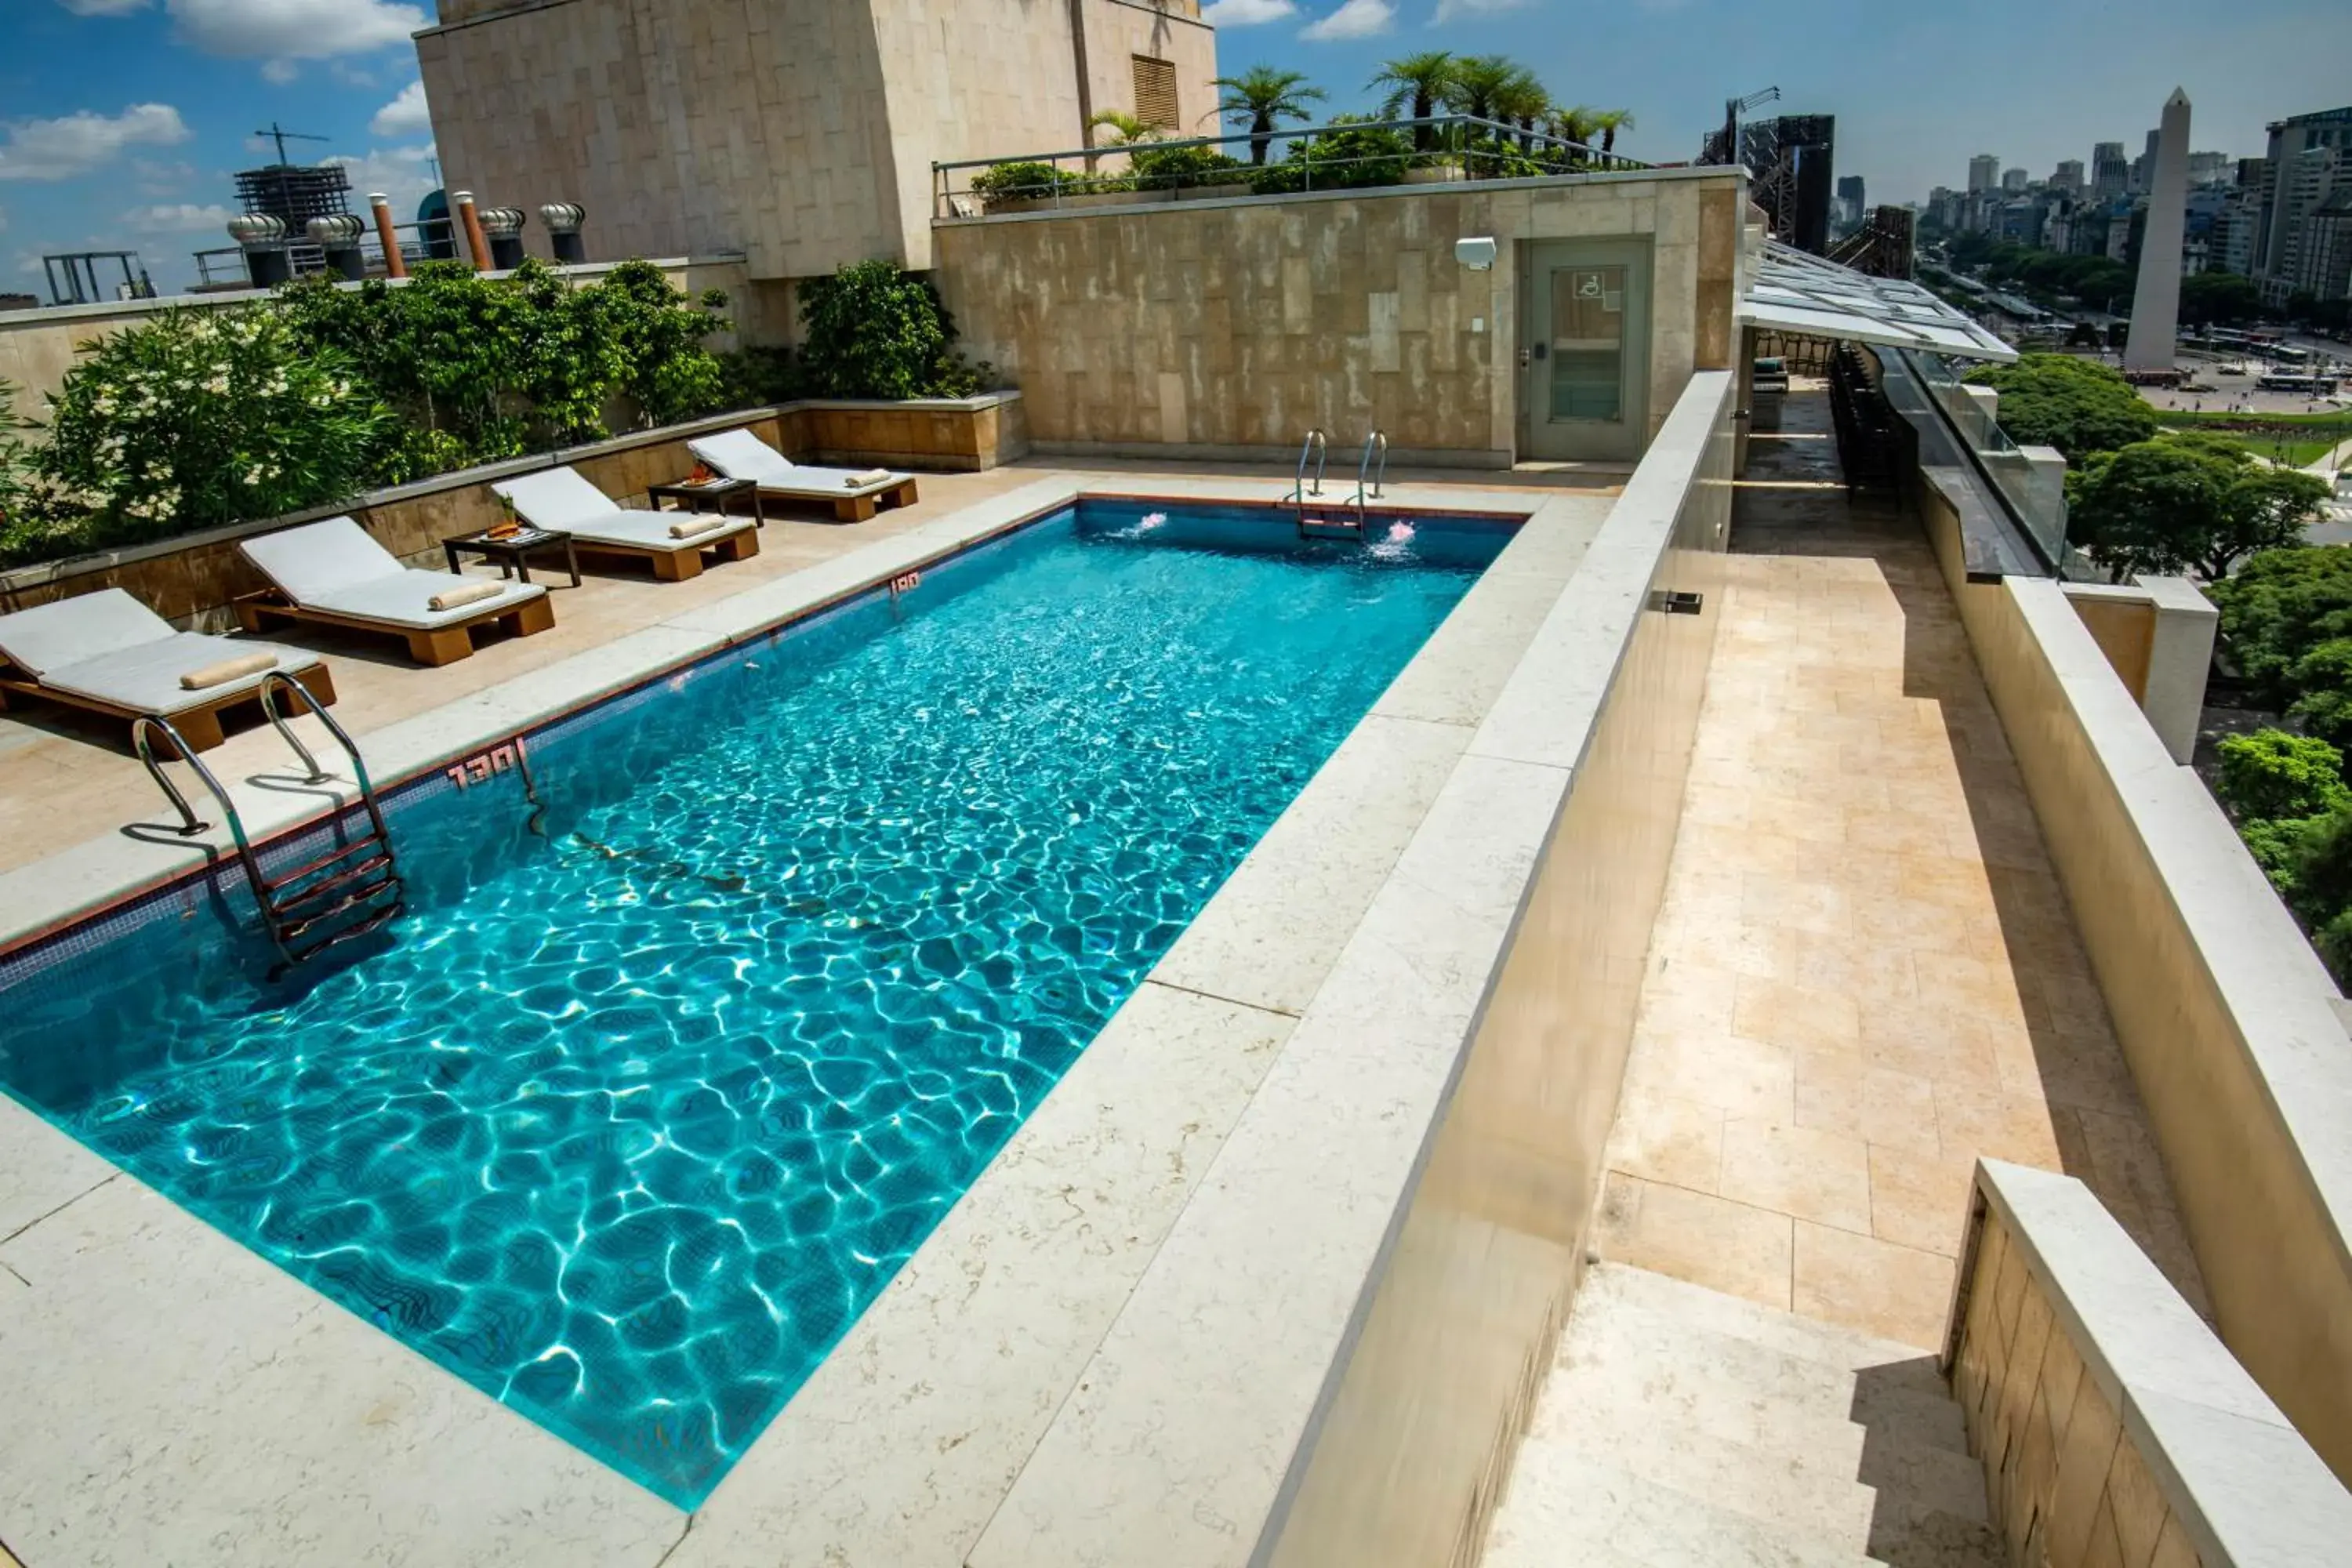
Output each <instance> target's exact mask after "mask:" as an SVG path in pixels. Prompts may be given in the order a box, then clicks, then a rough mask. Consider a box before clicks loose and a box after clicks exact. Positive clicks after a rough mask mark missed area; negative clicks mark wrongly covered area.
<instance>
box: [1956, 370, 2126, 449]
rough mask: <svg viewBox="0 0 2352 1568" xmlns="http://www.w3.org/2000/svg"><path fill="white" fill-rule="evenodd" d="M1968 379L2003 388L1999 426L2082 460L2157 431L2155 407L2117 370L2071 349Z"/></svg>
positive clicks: (2031, 442)
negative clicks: (2142, 397)
mask: <svg viewBox="0 0 2352 1568" xmlns="http://www.w3.org/2000/svg"><path fill="white" fill-rule="evenodd" d="M1969 381H1971V382H1974V383H1975V384H1978V385H1979V386H1990V387H1994V388H1997V389H1999V391H2000V427H2001V428H2002V429H2003V430H2005V431H2007V432H2008V433H2009V437H2010V439H2011V440H2013V441H2016V442H2018V443H2020V444H2021V445H2024V446H2043V447H2057V448H2058V450H2060V451H2061V452H2063V453H2064V454H2065V455H2066V460H2067V461H2068V462H2070V463H2074V464H2076V465H2077V466H2079V465H2081V464H2082V463H2083V462H2084V459H2086V458H2089V457H2090V456H2091V454H2093V453H2094V452H2112V451H2115V450H2116V448H2118V447H2128V446H2130V445H2131V444H2132V443H2134V442H2135V441H2146V440H2149V439H2151V438H2153V437H2155V435H2156V430H2157V422H2156V411H2155V410H2154V409H2152V408H2150V407H2149V406H2148V405H2147V404H2146V403H2144V402H2142V401H2141V400H2140V395H2139V393H2138V391H2137V389H2136V388H2134V387H2133V386H2132V384H2130V383H2129V382H2127V381H2126V380H2125V379H2124V378H2123V377H2122V376H2121V375H2120V374H2117V373H2116V372H2115V371H2112V370H2109V369H2108V368H2107V367H2106V366H2105V365H2103V364H2100V363H2097V362H2096V361H2095V360H2086V359H2077V358H2075V357H2074V355H2072V354H2044V353H2032V354H2025V355H2022V356H2021V357H2020V358H2019V360H2018V362H2017V363H2015V364H2000V365H1987V366H1985V367H1984V368H1983V369H1981V370H1977V371H1973V372H1971V373H1970V374H1969Z"/></svg>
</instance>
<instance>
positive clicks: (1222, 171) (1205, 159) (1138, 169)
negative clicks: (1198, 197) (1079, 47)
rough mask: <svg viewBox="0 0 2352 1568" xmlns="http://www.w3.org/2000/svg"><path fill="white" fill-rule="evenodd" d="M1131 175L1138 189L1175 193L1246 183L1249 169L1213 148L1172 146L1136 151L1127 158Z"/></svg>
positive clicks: (1239, 161)
mask: <svg viewBox="0 0 2352 1568" xmlns="http://www.w3.org/2000/svg"><path fill="white" fill-rule="evenodd" d="M1128 172H1129V174H1131V175H1132V176H1133V178H1134V182H1135V187H1136V188H1137V189H1138V190H1146V191H1160V190H1172V189H1178V188H1181V187H1185V186H1192V185H1223V184H1247V183H1248V182H1249V178H1250V166H1249V165H1248V164H1247V163H1243V162H1242V161H1241V160H1240V159H1239V158H1228V157H1226V156H1225V155H1224V154H1223V153H1220V152H1218V151H1217V150H1216V149H1215V148H1213V147H1171V148H1168V149H1167V150H1165V151H1152V150H1147V149H1143V148H1139V149H1137V150H1136V151H1135V152H1134V153H1130V154H1129V157H1128Z"/></svg>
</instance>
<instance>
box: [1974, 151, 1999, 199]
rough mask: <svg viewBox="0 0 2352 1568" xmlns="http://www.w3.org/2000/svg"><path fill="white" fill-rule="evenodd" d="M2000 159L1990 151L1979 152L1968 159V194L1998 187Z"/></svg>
mask: <svg viewBox="0 0 2352 1568" xmlns="http://www.w3.org/2000/svg"><path fill="white" fill-rule="evenodd" d="M1999 186H2000V159H1998V158H1996V157H1994V156H1993V155H1992V154H1991V153H1978V154H1977V155H1976V156H1975V157H1973V158H1971V159H1969V195H1976V194H1977V193H1978V192H1979V191H1990V190H1994V189H1997V188H1999Z"/></svg>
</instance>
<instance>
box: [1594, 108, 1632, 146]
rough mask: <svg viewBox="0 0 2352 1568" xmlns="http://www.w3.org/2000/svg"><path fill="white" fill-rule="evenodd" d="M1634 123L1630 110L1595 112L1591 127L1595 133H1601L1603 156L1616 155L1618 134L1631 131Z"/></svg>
mask: <svg viewBox="0 0 2352 1568" xmlns="http://www.w3.org/2000/svg"><path fill="white" fill-rule="evenodd" d="M1591 125H1592V128H1593V129H1594V130H1595V131H1598V132H1601V153H1602V155H1603V156H1613V155H1614V154H1615V153H1616V151H1617V132H1620V131H1624V130H1628V129H1630V128H1631V127H1632V126H1633V110H1630V109H1602V110H1595V111H1594V112H1593V114H1592V119H1591Z"/></svg>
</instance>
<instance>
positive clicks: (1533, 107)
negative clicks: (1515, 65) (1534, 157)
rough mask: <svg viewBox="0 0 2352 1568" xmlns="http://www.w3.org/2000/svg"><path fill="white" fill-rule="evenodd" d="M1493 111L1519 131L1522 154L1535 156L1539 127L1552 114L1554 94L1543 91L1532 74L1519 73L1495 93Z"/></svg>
mask: <svg viewBox="0 0 2352 1568" xmlns="http://www.w3.org/2000/svg"><path fill="white" fill-rule="evenodd" d="M1494 110H1495V114H1494V117H1495V118H1496V120H1499V121H1502V122H1503V123H1504V124H1506V125H1516V126H1517V127H1518V128H1519V151H1520V152H1522V153H1533V152H1534V151H1535V147H1536V126H1537V124H1538V122H1540V121H1542V120H1543V119H1544V117H1545V116H1547V115H1549V113H1551V110H1552V103H1551V94H1550V93H1549V92H1546V91H1545V90H1544V85H1543V83H1541V82H1540V81H1538V80H1537V79H1536V77H1535V73H1534V72H1533V71H1529V70H1524V69H1520V70H1516V71H1515V73H1514V74H1513V75H1512V77H1511V78H1510V79H1508V80H1507V81H1505V82H1504V83H1503V84H1502V86H1501V87H1500V88H1499V89H1497V90H1496V93H1495V100H1494Z"/></svg>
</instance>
